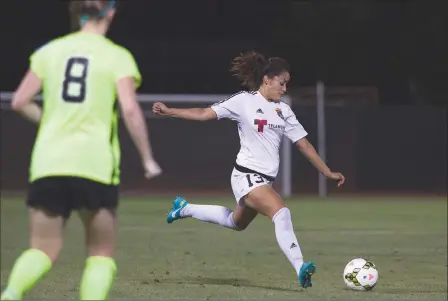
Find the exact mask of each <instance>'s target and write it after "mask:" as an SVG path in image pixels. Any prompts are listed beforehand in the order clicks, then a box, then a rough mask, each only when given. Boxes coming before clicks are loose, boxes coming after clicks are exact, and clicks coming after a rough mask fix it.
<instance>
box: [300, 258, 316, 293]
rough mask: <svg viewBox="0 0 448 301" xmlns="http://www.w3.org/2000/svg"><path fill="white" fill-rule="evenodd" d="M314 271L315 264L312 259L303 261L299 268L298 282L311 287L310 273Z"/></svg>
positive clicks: (304, 286) (305, 286)
mask: <svg viewBox="0 0 448 301" xmlns="http://www.w3.org/2000/svg"><path fill="white" fill-rule="evenodd" d="M314 273H316V264H315V263H314V262H312V261H307V262H305V263H304V264H303V265H302V267H301V268H300V272H299V283H300V285H301V286H302V287H303V288H307V287H311V286H313V284H312V283H311V275H313V274H314Z"/></svg>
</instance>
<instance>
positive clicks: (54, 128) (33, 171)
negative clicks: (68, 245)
mask: <svg viewBox="0 0 448 301" xmlns="http://www.w3.org/2000/svg"><path fill="white" fill-rule="evenodd" d="M70 10H71V12H72V16H73V17H74V18H75V20H76V21H77V22H78V23H79V24H80V30H79V31H76V32H74V33H71V34H68V35H66V36H63V37H61V38H58V39H54V40H53V41H51V42H49V43H48V44H46V45H44V46H42V47H41V48H40V49H38V50H37V51H36V52H34V53H33V54H32V55H31V57H30V68H29V71H28V72H27V74H26V75H25V77H24V79H23V80H22V82H21V84H20V85H19V87H18V89H17V91H16V93H15V95H14V98H13V101H12V107H13V109H14V110H15V111H17V112H18V113H20V114H21V115H23V116H24V117H25V118H27V119H29V120H31V121H32V122H35V123H37V124H39V131H38V135H37V138H36V141H35V145H34V149H33V153H32V157H31V165H30V178H29V181H30V188H29V191H28V199H27V205H28V208H29V222H30V248H29V249H28V250H27V251H25V252H24V253H22V254H21V256H20V257H19V258H18V259H17V260H16V262H15V264H14V267H13V269H12V271H11V274H10V277H9V281H8V284H7V287H6V289H5V290H4V292H3V293H2V296H1V299H2V300H20V299H22V297H23V296H24V294H26V293H27V292H28V291H29V290H30V289H31V288H32V287H33V286H35V285H36V284H37V283H38V282H39V280H40V279H41V278H42V277H43V276H44V275H45V274H46V273H47V272H48V271H49V270H50V269H51V267H52V265H53V263H54V262H55V261H56V259H57V258H58V255H59V253H60V251H61V249H62V244H63V230H64V225H65V222H66V221H67V219H68V218H69V217H70V214H71V212H72V211H74V210H76V211H78V212H79V215H80V217H81V219H82V221H83V223H84V226H85V230H86V249H87V259H86V264H85V269H84V273H83V276H82V279H81V286H80V299H81V300H104V299H106V298H108V294H109V291H110V288H111V287H112V283H113V279H114V277H115V273H116V265H115V261H114V259H113V257H114V249H115V240H116V209H117V206H118V192H119V191H118V186H119V183H120V170H119V164H120V147H119V141H118V135H117V126H118V109H117V107H118V106H117V105H116V98H117V96H118V102H119V103H120V107H121V109H122V115H123V119H124V121H125V124H126V126H127V128H128V130H129V132H130V135H131V137H132V139H133V141H134V143H135V145H136V148H137V149H138V151H139V153H140V156H141V161H142V166H143V171H144V175H145V176H146V177H147V178H152V177H154V176H157V175H159V174H160V173H161V169H160V167H159V165H158V164H157V162H156V161H155V160H154V158H153V155H152V150H151V146H150V143H149V138H148V131H147V127H146V123H145V120H144V117H143V114H142V112H141V109H140V107H139V105H138V102H137V97H136V92H135V90H136V89H137V88H138V86H139V85H140V83H141V75H140V72H139V70H138V67H137V65H136V63H135V61H134V58H133V56H132V54H131V53H130V52H129V51H128V50H126V49H125V48H123V47H121V46H118V45H116V44H114V43H113V42H112V41H110V40H109V39H107V38H106V37H105V35H106V32H107V31H108V28H109V26H110V23H111V22H112V20H113V18H114V15H115V1H111V0H109V1H108V0H82V1H79V0H78V1H72V3H71V4H70ZM40 90H42V91H43V97H44V102H43V107H42V110H41V109H40V107H39V106H38V105H36V104H35V103H34V102H32V99H33V98H34V96H35V95H36V94H37V93H39V91H40Z"/></svg>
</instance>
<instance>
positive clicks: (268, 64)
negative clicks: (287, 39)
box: [230, 51, 290, 91]
mask: <svg viewBox="0 0 448 301" xmlns="http://www.w3.org/2000/svg"><path fill="white" fill-rule="evenodd" d="M289 70H290V69H289V65H288V63H287V62H286V61H285V60H284V59H282V58H279V57H273V58H269V59H266V58H265V57H264V55H262V54H260V53H258V52H256V51H249V52H246V53H244V54H243V53H241V55H240V56H237V57H236V58H234V59H233V60H232V67H231V68H230V72H231V73H232V74H233V76H235V77H236V78H238V80H239V81H240V82H241V85H242V86H243V87H244V88H246V89H248V90H252V91H253V90H257V89H258V88H260V86H261V84H262V83H263V77H264V76H265V75H266V76H267V77H269V78H272V77H274V76H278V75H280V74H282V73H283V72H289Z"/></svg>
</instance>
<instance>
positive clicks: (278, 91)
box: [267, 72, 290, 101]
mask: <svg viewBox="0 0 448 301" xmlns="http://www.w3.org/2000/svg"><path fill="white" fill-rule="evenodd" d="M289 78H290V77H289V73H288V72H283V73H281V74H280V75H276V76H274V77H273V78H270V79H269V80H268V81H267V88H268V91H269V92H268V94H269V99H271V100H275V101H278V100H280V98H281V97H282V95H283V94H285V92H286V84H287V83H288V82H289Z"/></svg>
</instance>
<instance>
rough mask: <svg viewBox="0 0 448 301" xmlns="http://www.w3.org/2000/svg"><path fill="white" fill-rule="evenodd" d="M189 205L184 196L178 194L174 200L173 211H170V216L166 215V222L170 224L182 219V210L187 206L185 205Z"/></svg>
mask: <svg viewBox="0 0 448 301" xmlns="http://www.w3.org/2000/svg"><path fill="white" fill-rule="evenodd" d="M187 205H188V202H187V201H186V200H184V199H183V198H182V197H180V196H178V197H177V198H176V199H175V200H174V201H173V209H171V211H170V212H169V213H168V216H167V217H166V222H167V223H168V224H171V223H172V222H174V221H175V220H178V219H181V218H182V217H181V216H180V210H181V209H183V208H185V206H187Z"/></svg>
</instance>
